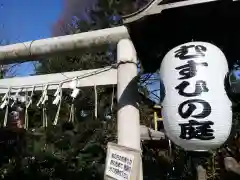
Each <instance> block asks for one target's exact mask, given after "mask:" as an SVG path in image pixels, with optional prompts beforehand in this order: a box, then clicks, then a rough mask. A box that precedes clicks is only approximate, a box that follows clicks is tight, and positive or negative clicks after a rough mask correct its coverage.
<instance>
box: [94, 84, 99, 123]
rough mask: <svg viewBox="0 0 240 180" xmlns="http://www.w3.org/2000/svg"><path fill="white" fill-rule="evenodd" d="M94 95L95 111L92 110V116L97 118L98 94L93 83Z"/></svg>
mask: <svg viewBox="0 0 240 180" xmlns="http://www.w3.org/2000/svg"><path fill="white" fill-rule="evenodd" d="M94 97H95V112H94V116H95V119H97V115H98V114H97V113H98V111H97V109H98V94H97V86H96V85H94Z"/></svg>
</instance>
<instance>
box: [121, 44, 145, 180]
mask: <svg viewBox="0 0 240 180" xmlns="http://www.w3.org/2000/svg"><path fill="white" fill-rule="evenodd" d="M117 62H118V73H117V98H118V112H117V120H118V144H119V145H122V146H126V147H130V148H133V149H136V150H141V145H140V115H139V109H138V103H137V96H138V85H137V82H138V80H137V74H138V71H137V53H136V50H135V48H134V45H133V43H132V41H130V40H129V39H122V40H120V41H119V42H118V44H117ZM140 162H141V163H140V169H139V179H140V180H142V179H143V177H142V176H143V175H142V160H140Z"/></svg>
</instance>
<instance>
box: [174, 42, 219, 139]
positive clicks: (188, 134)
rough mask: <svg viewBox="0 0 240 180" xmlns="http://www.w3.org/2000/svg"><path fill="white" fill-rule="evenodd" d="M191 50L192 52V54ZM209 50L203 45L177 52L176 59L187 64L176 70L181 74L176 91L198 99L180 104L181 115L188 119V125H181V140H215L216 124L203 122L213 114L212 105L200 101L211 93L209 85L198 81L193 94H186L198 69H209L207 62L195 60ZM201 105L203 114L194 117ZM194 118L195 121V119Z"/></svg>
mask: <svg viewBox="0 0 240 180" xmlns="http://www.w3.org/2000/svg"><path fill="white" fill-rule="evenodd" d="M190 50H192V51H191V52H190ZM206 51H207V48H206V47H204V46H202V45H184V46H181V47H180V48H179V49H178V50H177V51H175V57H176V58H178V59H180V60H182V61H183V62H185V64H183V65H182V66H178V67H176V68H175V69H176V70H177V71H178V72H179V75H180V76H179V78H178V80H180V83H179V85H178V86H176V87H175V89H176V90H177V91H178V94H179V95H180V96H184V97H196V98H194V99H188V100H186V101H184V102H182V103H180V105H179V107H178V113H179V115H180V116H181V117H182V118H184V119H188V118H190V119H189V120H188V123H180V124H179V126H180V128H181V133H180V136H179V137H180V138H182V139H186V140H189V139H200V140H211V139H214V138H215V137H214V135H213V129H212V128H211V126H212V125H213V124H214V123H213V122H212V121H206V120H205V121H201V119H204V118H206V117H207V116H209V115H210V114H211V105H210V104H209V102H207V101H205V100H203V99H199V98H198V96H199V95H201V94H202V93H207V92H208V91H209V89H208V87H207V83H206V81H204V80H201V79H199V80H197V81H196V82H195V90H194V91H193V92H190V93H189V92H186V91H185V89H186V88H187V87H188V86H189V85H190V83H189V82H188V79H190V78H192V77H195V76H197V67H202V68H207V67H208V63H207V62H201V63H199V62H195V61H194V59H196V58H201V57H204V56H205V52H206ZM196 103H197V104H200V105H201V106H202V107H203V110H202V112H200V113H199V114H196V115H193V112H194V111H195V110H196V109H197V106H196V105H195V104H196ZM184 107H187V110H186V111H183V109H184ZM193 118H194V119H193Z"/></svg>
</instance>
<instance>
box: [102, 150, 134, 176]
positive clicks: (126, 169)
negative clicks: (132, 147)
mask: <svg viewBox="0 0 240 180" xmlns="http://www.w3.org/2000/svg"><path fill="white" fill-rule="evenodd" d="M133 161H134V155H132V154H127V153H125V152H122V151H119V150H116V149H110V151H109V156H108V159H107V165H106V175H107V176H109V177H112V178H114V179H116V180H130V176H131V171H132V167H133Z"/></svg>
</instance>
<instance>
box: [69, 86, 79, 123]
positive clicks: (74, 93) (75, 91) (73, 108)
mask: <svg viewBox="0 0 240 180" xmlns="http://www.w3.org/2000/svg"><path fill="white" fill-rule="evenodd" d="M79 91H80V90H79V89H78V88H76V87H74V89H73V92H72V94H71V97H72V104H71V108H70V114H69V119H68V122H72V123H73V122H74V118H75V107H74V102H75V98H76V97H77V95H78V94H79Z"/></svg>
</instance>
